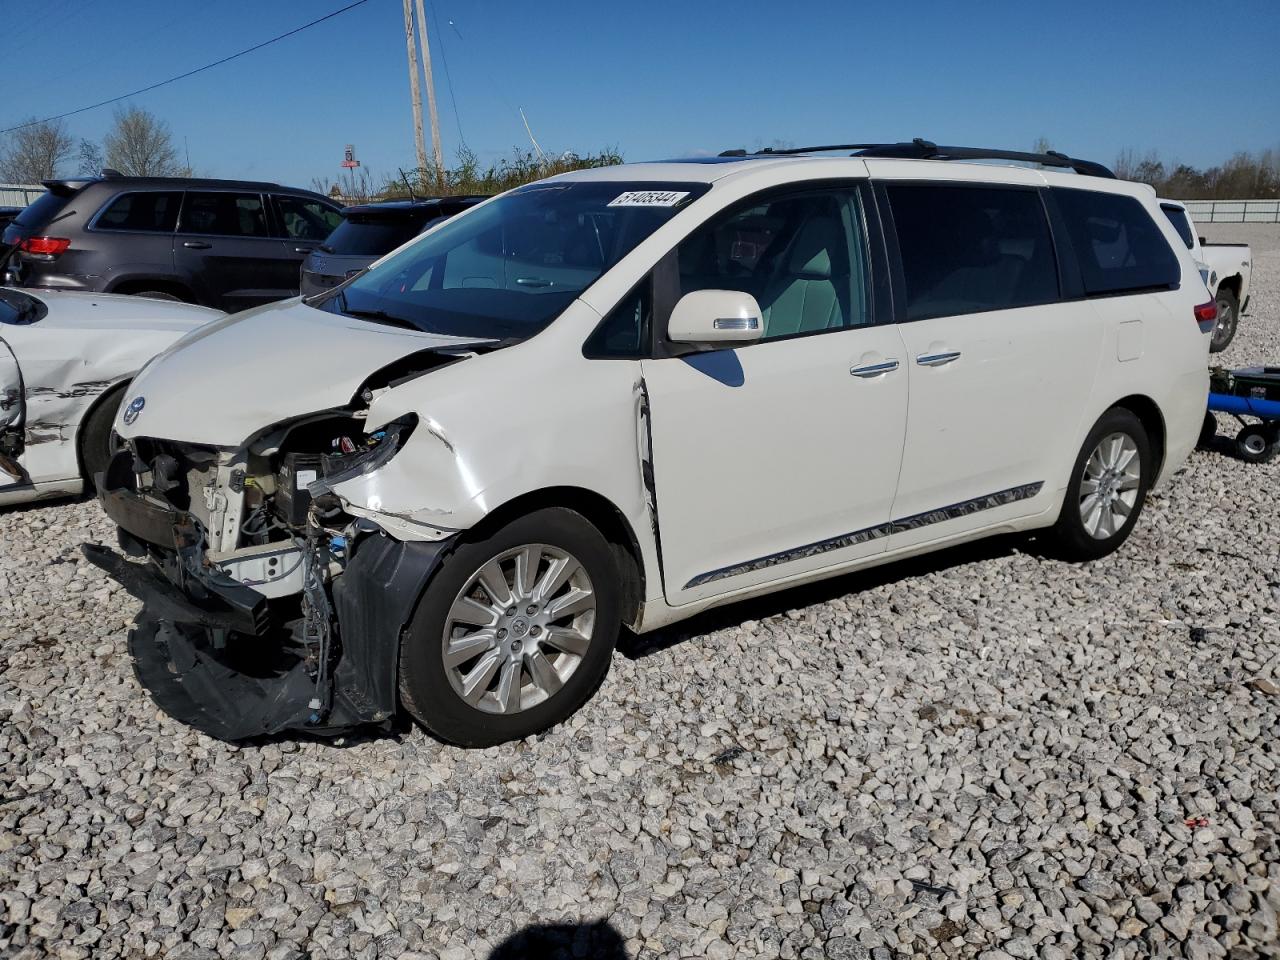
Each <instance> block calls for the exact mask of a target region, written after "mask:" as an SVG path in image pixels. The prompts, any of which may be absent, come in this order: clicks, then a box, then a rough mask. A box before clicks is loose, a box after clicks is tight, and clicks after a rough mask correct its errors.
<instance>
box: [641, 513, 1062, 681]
mask: <svg viewBox="0 0 1280 960" xmlns="http://www.w3.org/2000/svg"><path fill="white" fill-rule="evenodd" d="M1014 553H1027V554H1031V555H1032V556H1036V557H1040V556H1044V555H1043V554H1042V553H1041V552H1040V550H1039V549H1038V548H1037V546H1036V545H1035V543H1034V541H1032V540H1031V539H1030V537H1029V536H1028V535H1027V534H1025V533H1010V534H1004V535H1002V536H997V537H989V538H987V539H984V540H977V541H974V542H972V543H964V544H960V545H959V546H955V547H950V548H948V549H946V550H939V551H938V552H936V553H929V554H925V555H923V556H919V557H912V558H910V559H907V560H898V561H896V562H894V563H888V564H885V565H884V566H882V567H873V568H872V569H870V570H861V571H857V572H855V573H848V574H844V575H843V576H839V577H835V578H834V579H831V580H820V581H818V582H817V583H810V584H806V585H804V586H801V587H792V588H790V589H788V590H782V591H780V592H778V593H771V594H768V595H767V596H763V597H756V598H754V599H751V600H741V601H738V602H735V603H731V604H728V605H726V606H724V607H716V608H715V609H713V610H708V611H707V612H705V613H700V614H698V615H697V616H696V617H692V618H691V619H689V620H684V621H681V622H680V623H678V624H676V625H674V626H672V627H666V628H664V629H661V630H655V631H654V632H653V633H647V634H644V635H642V636H636V635H635V634H633V633H631V632H630V631H628V630H624V631H623V632H622V634H621V635H620V636H619V637H618V652H619V653H621V654H622V655H623V656H624V657H626V658H627V659H628V660H639V659H641V658H643V657H648V656H652V655H653V654H655V653H661V652H662V651H663V650H667V649H669V648H671V647H674V646H676V645H677V644H680V643H683V642H685V641H686V640H692V639H696V638H697V637H700V636H702V635H703V634H706V633H711V632H713V631H716V630H723V629H725V628H727V627H736V626H739V625H741V624H742V623H743V622H744V621H746V620H764V619H767V618H768V617H776V616H778V615H780V614H783V613H786V612H787V611H788V610H795V609H798V608H800V607H807V606H812V605H814V604H819V603H826V602H828V601H830V600H835V599H837V598H838V597H845V596H849V595H850V594H856V593H861V592H862V591H864V590H873V589H875V588H876V587H881V586H884V585H885V584H887V583H895V582H897V581H899V580H907V579H910V578H911V577H921V576H925V575H926V574H930V573H937V572H938V571H941V570H949V569H951V568H952V567H959V566H962V565H964V564H966V563H981V562H983V561H986V560H992V559H995V558H996V557H1007V556H1010V555H1011V554H1014Z"/></svg>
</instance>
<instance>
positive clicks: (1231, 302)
mask: <svg viewBox="0 0 1280 960" xmlns="http://www.w3.org/2000/svg"><path fill="white" fill-rule="evenodd" d="M1217 301H1218V323H1217V325H1216V326H1215V327H1214V328H1213V337H1212V339H1210V341H1209V352H1210V353H1221V352H1222V351H1223V350H1225V349H1227V347H1228V346H1229V345H1230V344H1231V341H1232V340H1234V339H1235V338H1236V327H1238V326H1239V325H1240V301H1239V300H1238V299H1236V295H1235V293H1234V292H1233V291H1232V290H1230V289H1224V288H1222V287H1219V288H1218V296H1217Z"/></svg>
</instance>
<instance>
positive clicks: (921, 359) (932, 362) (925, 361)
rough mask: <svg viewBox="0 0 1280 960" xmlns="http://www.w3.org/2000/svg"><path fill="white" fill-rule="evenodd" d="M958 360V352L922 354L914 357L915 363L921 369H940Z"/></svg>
mask: <svg viewBox="0 0 1280 960" xmlns="http://www.w3.org/2000/svg"><path fill="white" fill-rule="evenodd" d="M959 359H960V351H959V350H948V351H947V352H946V353H922V354H920V356H918V357H916V363H918V364H920V366H922V367H941V366H942V365H943V364H947V363H950V362H951V361H952V360H959Z"/></svg>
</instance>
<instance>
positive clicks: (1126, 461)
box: [1080, 432, 1142, 540]
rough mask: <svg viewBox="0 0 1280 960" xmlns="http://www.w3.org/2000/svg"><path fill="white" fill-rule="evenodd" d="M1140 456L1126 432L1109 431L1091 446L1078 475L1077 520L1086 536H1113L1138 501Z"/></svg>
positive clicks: (1135, 445)
mask: <svg viewBox="0 0 1280 960" xmlns="http://www.w3.org/2000/svg"><path fill="white" fill-rule="evenodd" d="M1141 480H1142V458H1141V457H1140V456H1138V445H1137V443H1135V442H1134V439H1133V437H1131V436H1129V434H1127V433H1119V432H1117V433H1109V434H1107V435H1106V436H1105V437H1103V438H1102V440H1101V441H1100V442H1099V443H1098V445H1097V446H1096V447H1094V448H1093V453H1091V454H1090V455H1089V459H1088V460H1087V461H1085V465H1084V475H1083V476H1082V477H1081V478H1080V520H1081V521H1082V522H1083V523H1084V528H1085V530H1086V531H1087V532H1088V534H1089V536H1091V537H1093V538H1094V539H1096V540H1107V539H1109V538H1111V537H1113V536H1115V535H1116V533H1117V532H1118V531H1119V530H1120V528H1121V527H1123V526H1124V524H1125V521H1126V520H1128V519H1129V516H1130V514H1132V513H1133V510H1134V508H1135V507H1136V506H1137V503H1138V487H1139V486H1140V485H1141Z"/></svg>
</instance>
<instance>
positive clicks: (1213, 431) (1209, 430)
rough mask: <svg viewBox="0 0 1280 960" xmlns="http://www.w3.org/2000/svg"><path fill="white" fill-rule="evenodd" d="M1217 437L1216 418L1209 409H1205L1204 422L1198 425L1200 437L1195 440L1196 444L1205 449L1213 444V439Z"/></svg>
mask: <svg viewBox="0 0 1280 960" xmlns="http://www.w3.org/2000/svg"><path fill="white" fill-rule="evenodd" d="M1217 437H1218V418H1217V417H1215V416H1214V415H1213V413H1212V412H1211V411H1208V410H1206V411H1205V414H1204V423H1202V424H1201V425H1200V439H1199V440H1197V441H1196V446H1197V447H1199V448H1200V449H1201V450H1207V449H1208V448H1209V447H1212V446H1213V441H1214V440H1216V439H1217Z"/></svg>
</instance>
